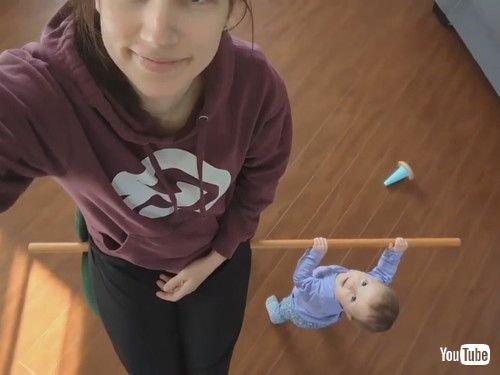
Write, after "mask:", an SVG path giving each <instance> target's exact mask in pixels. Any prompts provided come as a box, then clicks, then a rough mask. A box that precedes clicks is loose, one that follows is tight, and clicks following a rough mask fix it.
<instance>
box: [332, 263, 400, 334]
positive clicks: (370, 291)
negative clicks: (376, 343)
mask: <svg viewBox="0 0 500 375" xmlns="http://www.w3.org/2000/svg"><path fill="white" fill-rule="evenodd" d="M335 295H336V297H337V299H338V301H339V302H340V304H341V305H342V308H343V310H344V313H345V314H346V316H347V317H348V318H349V319H350V320H353V321H355V322H356V323H358V324H359V325H361V326H362V327H363V328H365V329H367V330H369V331H372V332H381V331H386V330H388V329H389V328H391V326H392V324H393V323H394V321H395V320H396V318H397V316H398V313H399V301H398V297H397V296H396V294H395V293H394V292H393V291H392V289H391V288H389V287H388V286H386V285H385V284H383V283H382V282H380V281H378V280H376V279H374V278H372V277H371V276H370V275H368V274H367V273H365V272H361V271H357V270H349V271H348V272H345V273H341V274H339V275H338V276H337V278H336V280H335Z"/></svg>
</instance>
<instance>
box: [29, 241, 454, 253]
mask: <svg viewBox="0 0 500 375" xmlns="http://www.w3.org/2000/svg"><path fill="white" fill-rule="evenodd" d="M405 239H406V241H407V242H408V247H458V246H460V245H461V244H462V241H461V240H460V238H405ZM390 242H394V238H353V239H329V240H328V248H330V249H338V248H344V249H345V248H350V247H355V248H384V247H386V246H387V245H389V243H390ZM312 245H313V240H312V239H307V240H254V241H252V242H251V247H252V249H269V248H282V249H291V248H294V249H297V248H300V249H306V248H308V247H311V246H312ZM88 247H89V244H88V242H33V243H30V244H29V245H28V250H29V251H30V252H31V253H35V254H51V253H57V254H72V253H82V252H86V251H88Z"/></svg>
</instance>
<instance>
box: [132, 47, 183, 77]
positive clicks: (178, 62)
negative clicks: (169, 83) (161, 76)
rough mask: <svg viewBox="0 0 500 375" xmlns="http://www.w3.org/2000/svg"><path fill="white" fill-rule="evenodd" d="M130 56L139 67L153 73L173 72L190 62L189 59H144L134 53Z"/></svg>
mask: <svg viewBox="0 0 500 375" xmlns="http://www.w3.org/2000/svg"><path fill="white" fill-rule="evenodd" d="M132 56H133V58H134V59H135V60H136V62H137V63H138V64H139V65H140V66H141V67H143V68H144V69H146V70H148V71H150V72H153V73H171V72H174V71H176V70H178V69H179V68H181V67H182V66H184V65H185V64H187V63H188V62H189V61H190V60H191V58H182V59H163V58H156V57H149V56H148V57H146V56H144V55H141V54H139V53H136V52H135V51H132Z"/></svg>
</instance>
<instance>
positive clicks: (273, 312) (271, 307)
mask: <svg viewBox="0 0 500 375" xmlns="http://www.w3.org/2000/svg"><path fill="white" fill-rule="evenodd" d="M266 309H267V313H268V314H269V319H270V320H271V323H273V324H280V323H283V322H284V321H285V319H284V318H283V317H282V316H281V312H280V303H279V302H278V299H277V298H276V296H275V295H272V296H270V297H268V298H267V299H266Z"/></svg>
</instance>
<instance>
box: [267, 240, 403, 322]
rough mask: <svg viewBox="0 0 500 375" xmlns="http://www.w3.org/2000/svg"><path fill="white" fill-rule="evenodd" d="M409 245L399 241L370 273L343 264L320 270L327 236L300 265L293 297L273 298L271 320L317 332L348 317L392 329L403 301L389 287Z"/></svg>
mask: <svg viewBox="0 0 500 375" xmlns="http://www.w3.org/2000/svg"><path fill="white" fill-rule="evenodd" d="M407 247H408V244H407V243H406V241H405V240H404V239H403V238H401V237H398V238H396V241H395V243H394V244H393V243H390V244H389V247H388V248H387V249H385V251H384V252H383V254H382V256H381V257H380V259H379V261H378V264H377V266H376V267H375V268H374V269H373V270H372V271H370V272H368V273H365V272H361V271H357V270H348V269H346V268H344V267H342V266H337V265H330V266H319V267H318V265H319V263H320V262H321V259H322V258H323V257H324V256H325V254H326V251H327V249H328V243H327V241H326V239H324V238H315V239H314V244H313V247H312V248H311V249H307V250H306V252H305V253H304V255H303V256H302V258H300V260H299V262H298V264H297V268H296V269H295V273H294V275H293V282H294V284H295V287H294V288H293V291H292V294H291V295H289V296H288V297H286V298H284V299H283V300H282V301H281V302H278V299H277V298H276V296H274V295H273V296H270V297H269V298H267V300H266V308H267V312H268V314H269V318H270V320H271V322H272V323H274V324H281V323H284V322H286V321H292V322H293V323H294V324H295V325H296V326H298V327H301V328H311V329H315V328H323V327H326V326H329V325H331V324H334V323H336V322H337V321H338V320H339V319H340V318H342V316H343V314H345V315H346V316H347V318H348V319H349V320H352V321H354V322H355V323H357V324H359V325H360V326H361V327H363V328H365V329H367V330H369V331H372V332H381V331H386V330H388V329H389V328H391V326H392V324H393V323H394V321H395V319H396V317H397V316H398V313H399V302H398V298H397V296H396V294H395V293H394V292H393V291H392V289H391V288H389V287H388V286H387V285H388V284H389V283H390V282H391V281H392V279H393V277H394V275H395V273H396V270H397V267H398V264H399V261H400V259H401V256H402V255H403V253H404V251H405V250H406V248H407Z"/></svg>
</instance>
